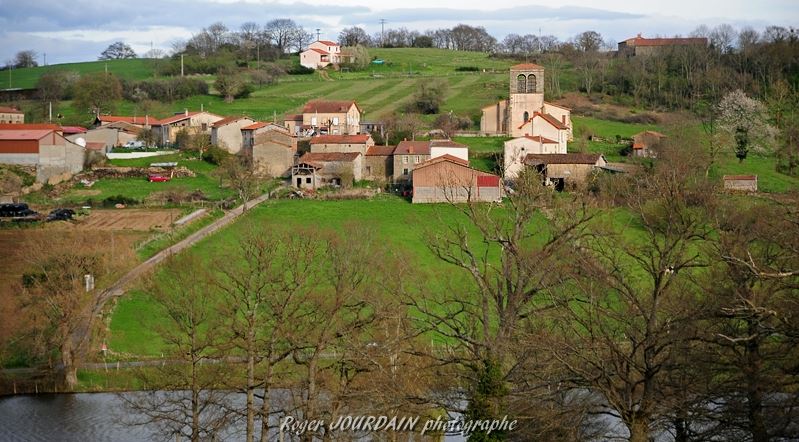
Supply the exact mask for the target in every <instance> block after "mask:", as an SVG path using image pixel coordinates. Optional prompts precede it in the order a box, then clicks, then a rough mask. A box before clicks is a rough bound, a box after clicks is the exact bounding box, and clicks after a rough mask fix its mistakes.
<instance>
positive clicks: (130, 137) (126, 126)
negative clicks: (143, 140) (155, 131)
mask: <svg viewBox="0 0 799 442" xmlns="http://www.w3.org/2000/svg"><path fill="white" fill-rule="evenodd" d="M141 131H142V128H141V127H140V126H137V125H135V124H131V123H126V122H124V121H118V122H115V123H109V124H106V125H103V126H100V127H96V128H94V129H89V130H88V131H86V133H82V134H73V135H67V139H68V140H70V141H72V142H75V141H76V140H77V139H78V138H83V139H84V140H85V141H86V143H87V144H86V146H87V147H88V146H89V144H91V143H102V144H103V149H102V151H103V152H109V151H110V150H111V149H113V148H114V147H116V146H122V145H124V144H125V143H127V142H128V141H134V140H136V138H137V137H138V136H139V133H140V132H141ZM92 145H93V146H96V144H92Z"/></svg>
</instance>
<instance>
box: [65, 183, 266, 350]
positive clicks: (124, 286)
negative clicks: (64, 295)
mask: <svg viewBox="0 0 799 442" xmlns="http://www.w3.org/2000/svg"><path fill="white" fill-rule="evenodd" d="M267 199H269V194H268V193H265V194H263V195H261V196H259V197H257V198H255V199H252V200H250V201H247V202H246V203H244V204H242V205H240V206H238V207H236V208H235V209H232V210H230V211H229V212H227V213H226V214H225V216H223V217H222V218H220V219H218V220H216V221H214V222H212V223H211V224H209V225H207V226H205V227H203V228H202V229H200V230H198V231H196V232H194V233H192V234H191V235H189V236H187V237H186V238H185V239H183V240H181V241H179V242H177V243H175V244H173V245H171V246H169V247H167V248H166V249H164V250H161V251H160V252H158V253H156V254H155V255H153V256H152V257H151V258H150V259H148V260H147V261H144V262H143V263H141V264H139V265H137V266H136V267H134V268H133V269H132V270H130V271H129V272H128V273H126V274H125V275H124V276H122V277H121V278H119V279H118V280H117V281H116V282H115V283H114V284H112V285H111V286H110V287H108V288H107V289H105V290H103V291H102V292H100V293H99V294H98V295H97V298H96V300H95V303H94V306H92V309H91V311H90V312H87V313H88V315H89V316H88V320H87V321H85V322H84V325H83V326H82V327H79V328H78V329H77V330H75V332H74V333H73V335H72V339H73V342H74V343H75V348H76V349H77V351H78V352H79V353H83V352H84V351H85V350H86V349H85V348H84V344H86V342H87V340H88V338H89V335H90V334H91V329H92V324H93V323H94V319H95V318H96V317H97V316H98V315H99V314H100V313H101V312H102V310H103V307H104V306H105V303H106V302H108V301H109V300H110V299H113V298H116V297H119V296H122V295H124V294H125V292H126V291H127V290H128V288H129V286H130V284H131V283H132V282H134V281H138V280H140V279H141V278H142V277H143V276H144V275H146V274H147V273H148V272H149V271H150V270H152V269H153V268H154V267H155V266H156V265H158V264H159V263H161V262H162V261H164V260H165V259H167V258H169V257H170V256H172V255H174V254H176V253H179V252H180V251H182V250H184V249H186V248H188V247H191V246H192V245H194V244H196V243H197V242H198V241H200V240H202V239H203V238H205V237H207V236H208V235H210V234H212V233H214V232H216V231H217V230H219V229H221V228H222V227H225V226H226V225H228V224H230V223H231V222H233V221H234V220H235V219H236V218H238V217H239V216H241V215H242V214H243V213H244V211H245V207H246V209H251V208H253V207H255V206H257V205H258V204H261V203H262V202H264V201H266V200H267Z"/></svg>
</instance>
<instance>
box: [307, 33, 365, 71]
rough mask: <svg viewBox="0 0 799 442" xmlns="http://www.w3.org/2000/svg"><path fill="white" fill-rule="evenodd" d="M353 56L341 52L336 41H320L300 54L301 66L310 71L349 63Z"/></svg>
mask: <svg viewBox="0 0 799 442" xmlns="http://www.w3.org/2000/svg"><path fill="white" fill-rule="evenodd" d="M351 61H352V56H351V55H350V54H349V53H347V52H345V51H342V50H341V46H339V45H338V43H336V42H334V41H329V40H318V41H315V42H313V43H311V44H310V45H308V49H306V50H304V51H302V52H300V65H302V66H303V67H306V68H308V69H322V68H325V67H327V66H330V65H337V64H341V63H348V62H351Z"/></svg>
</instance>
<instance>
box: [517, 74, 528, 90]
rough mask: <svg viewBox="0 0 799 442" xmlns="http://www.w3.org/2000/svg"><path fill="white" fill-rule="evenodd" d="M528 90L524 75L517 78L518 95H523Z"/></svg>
mask: <svg viewBox="0 0 799 442" xmlns="http://www.w3.org/2000/svg"><path fill="white" fill-rule="evenodd" d="M526 90H527V77H525V76H524V74H519V76H518V77H516V93H517V94H523V93H524V92H525V91H526Z"/></svg>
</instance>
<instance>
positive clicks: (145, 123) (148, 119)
mask: <svg viewBox="0 0 799 442" xmlns="http://www.w3.org/2000/svg"><path fill="white" fill-rule="evenodd" d="M144 125H145V126H149V125H150V116H149V115H147V114H144Z"/></svg>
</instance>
